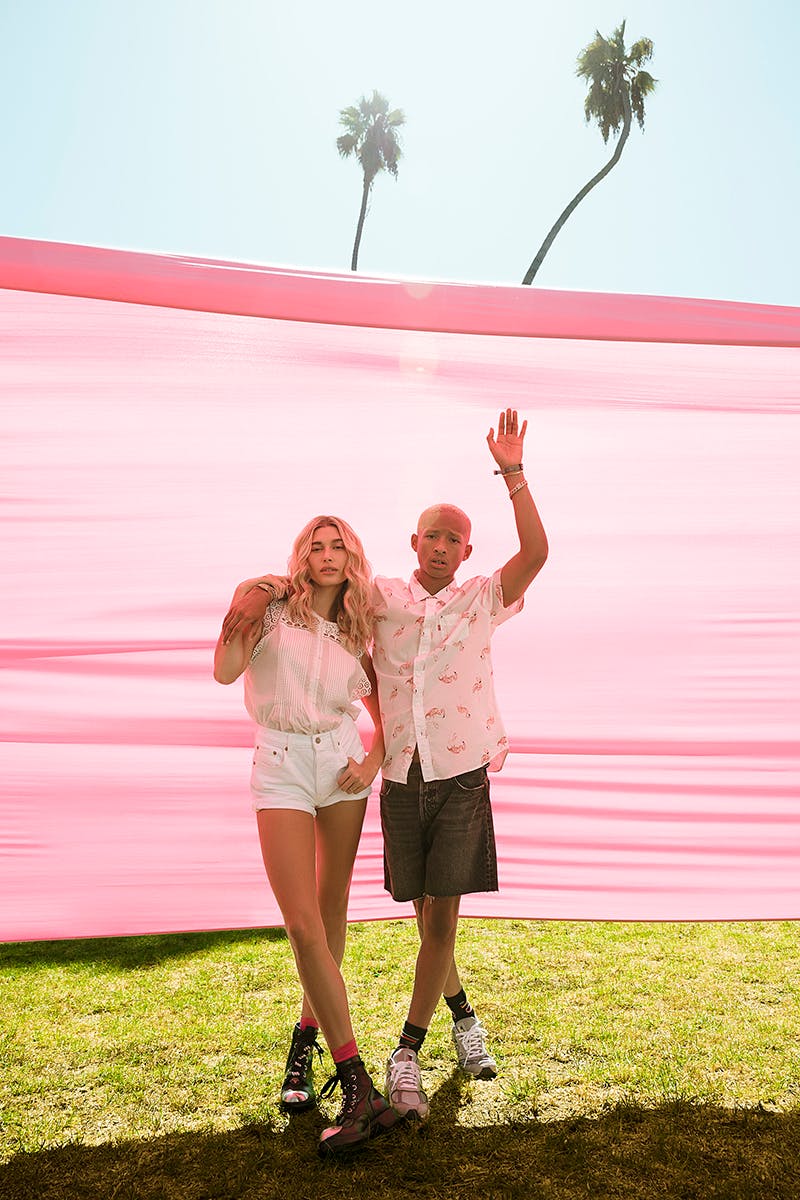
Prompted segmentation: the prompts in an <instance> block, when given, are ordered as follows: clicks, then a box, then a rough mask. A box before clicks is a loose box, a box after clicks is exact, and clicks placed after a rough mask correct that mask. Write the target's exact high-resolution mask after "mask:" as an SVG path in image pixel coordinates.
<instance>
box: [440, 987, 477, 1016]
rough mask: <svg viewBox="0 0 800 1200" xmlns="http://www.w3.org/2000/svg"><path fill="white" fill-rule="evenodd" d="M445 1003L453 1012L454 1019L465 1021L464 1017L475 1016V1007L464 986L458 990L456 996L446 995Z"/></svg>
mask: <svg viewBox="0 0 800 1200" xmlns="http://www.w3.org/2000/svg"><path fill="white" fill-rule="evenodd" d="M444 999H445V1003H446V1004H447V1007H448V1008H449V1009H450V1012H451V1013H452V1014H453V1020H454V1021H463V1020H464V1017H474V1016H475V1009H474V1008H473V1007H472V1005H471V1004H470V1002H469V1000H468V999H467V995H466V992H465V991H464V989H463V988H462V989H461V991H460V992H456V994H455V996H445V998H444Z"/></svg>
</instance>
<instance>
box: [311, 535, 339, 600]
mask: <svg viewBox="0 0 800 1200" xmlns="http://www.w3.org/2000/svg"><path fill="white" fill-rule="evenodd" d="M346 566H347V551H346V550H345V547H344V542H343V541H342V538H341V534H340V533H339V530H338V529H337V528H336V526H335V525H320V526H318V528H317V529H315V530H314V538H313V541H312V543H311V552H310V554H309V556H308V573H309V575H310V576H311V582H312V583H313V584H314V585H315V587H341V585H342V584H343V583H344V582H345V579H346V578H347V576H346V574H345V567H346Z"/></svg>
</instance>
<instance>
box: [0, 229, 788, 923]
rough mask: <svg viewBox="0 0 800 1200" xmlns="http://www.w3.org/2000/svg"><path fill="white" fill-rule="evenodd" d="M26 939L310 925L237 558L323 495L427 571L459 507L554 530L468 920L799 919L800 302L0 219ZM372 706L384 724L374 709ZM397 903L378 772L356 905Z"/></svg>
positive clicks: (15, 861) (369, 545) (323, 508)
mask: <svg viewBox="0 0 800 1200" xmlns="http://www.w3.org/2000/svg"><path fill="white" fill-rule="evenodd" d="M0 287H2V288H3V289H4V290H2V291H0V338H1V339H2V356H1V357H0V396H2V399H1V400H0V406H1V412H2V435H3V470H2V484H0V502H2V512H3V522H2V562H3V589H2V598H1V599H0V611H1V612H2V628H0V665H1V666H2V694H0V713H1V725H2V735H1V736H2V743H0V778H1V780H2V782H1V783H0V939H3V940H18V939H19V940H24V939H36V938H62V937H78V936H99V935H117V934H135V933H145V932H161V931H170V930H195V929H224V928H246V927H256V926H265V925H272V924H280V914H279V913H278V911H277V909H276V906H275V903H274V901H273V899H272V896H271V894H270V892H269V889H268V886H267V884H266V881H265V878H264V872H263V867H262V865H261V861H260V854H259V849H258V843H257V838H256V831H255V821H254V817H253V815H252V813H251V812H250V808H249V795H248V789H247V781H248V776H249V769H250V754H249V751H248V747H249V746H250V745H251V744H252V731H251V728H250V725H249V721H248V719H247V717H246V714H245V713H244V708H243V704H242V695H241V685H240V684H238V683H237V684H234V685H232V686H231V687H230V688H224V687H221V686H220V685H218V684H216V683H215V682H214V681H213V678H212V676H211V657H212V649H213V645H214V642H215V641H216V636H217V633H218V630H219V624H220V622H221V619H222V616H223V614H224V612H225V610H226V608H227V605H228V601H229V599H230V595H231V592H232V590H233V586H234V584H235V583H236V582H237V581H238V580H239V579H242V578H244V577H246V576H248V575H250V574H254V573H256V572H259V571H267V570H281V569H283V567H284V565H285V561H286V556H287V553H288V550H289V546H290V543H291V541H292V538H293V536H294V535H295V533H296V532H297V530H298V529H299V528H300V526H301V525H303V524H304V523H305V521H306V520H307V519H308V518H309V517H310V516H312V515H314V514H315V513H317V512H333V513H336V514H341V515H342V516H343V517H345V518H346V519H348V520H350V521H351V523H352V524H353V525H354V526H355V527H356V529H357V530H358V531H359V533H360V534H361V536H362V538H363V540H364V544H365V546H366V549H367V553H368V555H369V557H370V560H371V562H372V564H373V567H374V569H375V570H376V571H378V572H380V573H382V574H400V575H408V574H410V572H411V571H412V569H413V567H414V557H413V555H412V552H411V550H410V547H409V545H408V539H409V536H410V534H411V532H412V531H413V529H414V527H415V523H416V517H417V515H418V513H419V511H420V510H421V509H422V508H424V507H426V506H427V505H428V504H430V503H431V502H433V501H435V500H437V499H448V500H451V501H452V502H454V503H456V504H458V505H460V506H461V507H462V508H464V509H466V510H467V511H468V512H469V513H470V515H471V517H472V519H473V544H474V547H475V549H474V553H473V557H472V559H471V561H470V563H469V564H465V567H464V568H462V573H463V574H465V576H466V568H467V567H469V568H470V573H477V572H480V573H488V572H490V571H492V570H493V569H494V568H495V567H497V566H499V565H502V563H503V562H504V561H505V560H506V559H507V558H508V557H510V555H511V554H512V553H513V552H514V550H515V548H516V539H515V533H514V525H513V516H512V511H511V506H510V505H509V503H508V500H507V498H506V496H505V488H504V487H503V485H502V483H501V482H500V481H498V480H496V479H495V478H494V477H493V475H492V469H493V466H494V464H493V462H492V460H491V458H490V455H489V453H488V450H487V447H486V445H485V441H484V439H485V436H486V433H487V431H488V429H489V427H490V425H492V424H494V423H495V421H496V417H497V412H498V410H499V409H500V408H504V407H506V406H513V407H515V408H518V409H519V410H520V411H521V412H522V413H523V414H524V415H525V416H527V418H528V422H529V426H528V436H527V443H526V453H525V461H526V472H527V475H528V478H529V479H530V481H531V487H532V490H533V493H534V495H535V497H536V500H537V503H538V504H539V507H540V510H541V512H542V516H543V519H544V522H545V525H546V528H547V531H548V535H549V538H550V544H551V553H550V558H549V560H548V562H547V564H546V566H545V568H544V570H543V571H542V573H541V575H540V577H539V578H538V579H537V580H536V581H535V582H534V584H533V586H532V587H531V589H530V591H529V593H528V597H527V601H526V606H525V610H524V612H523V613H522V615H520V616H519V617H516V618H515V619H514V620H512V621H510V622H509V623H508V624H507V625H505V626H504V627H503V628H502V629H501V630H499V631H498V633H497V636H496V638H495V642H494V658H495V677H496V679H495V682H496V687H497V692H498V696H499V699H500V704H501V707H502V710H503V713H504V716H505V718H506V724H507V727H508V732H509V735H510V737H511V745H512V753H511V754H510V756H509V759H508V761H507V763H506V766H505V768H504V770H503V771H502V772H501V773H500V774H499V775H496V776H493V779H492V789H493V800H494V810H495V822H496V829H497V836H498V850H499V857H500V892H499V893H498V894H496V895H491V896H475V897H468V898H465V900H464V902H463V909H462V911H463V912H464V913H465V914H467V915H473V916H479V915H480V916H497V917H500V916H503V917H552V918H575V919H606V918H608V919H620V920H621V919H626V920H627V919H646V920H673V919H675V920H694V919H703V920H722V919H750V918H795V917H798V916H800V771H799V770H798V766H799V765H800V750H798V729H800V702H799V701H800V686H799V685H798V667H800V653H799V650H800V640H799V639H798V631H799V628H800V617H799V616H798V600H799V599H800V586H799V585H800V537H798V534H799V533H800V470H798V448H799V446H798V443H799V442H800V439H799V438H798V427H799V426H798V414H800V363H799V361H798V350H797V348H798V345H800V310H798V309H790V308H778V307H768V306H760V305H745V304H733V303H725V302H717V301H702V300H683V299H678V298H669V297H642V296H620V295H590V294H576V293H564V292H562V293H559V292H552V291H549V292H543V291H539V290H537V289H533V288H531V289H528V288H517V287H492V286H479V285H469V286H467V285H455V284H443V283H424V282H414V281H403V280H388V279H370V278H361V277H351V276H335V275H331V274H322V273H312V272H308V271H305V272H301V271H286V270H276V269H272V268H267V267H260V266H255V265H248V264H240V263H221V262H219V263H218V262H211V261H207V260H195V259H188V258H181V257H177V256H164V255H145V254H138V253H128V252H123V251H115V250H107V249H98V248H90V247H78V246H63V245H56V244H49V243H40V242H27V241H21V240H18V239H0ZM367 727H368V723H367V725H365V729H366V728H367ZM409 913H410V906H408V905H395V904H394V903H393V901H392V900H391V899H390V898H389V897H388V896H387V895H386V894H385V893H384V892H383V889H382V869H381V844H380V831H379V822H378V814H377V798H376V796H373V798H372V799H371V801H370V804H369V807H368V813H367V822H366V827H365V832H364V836H363V839H362V843H361V848H360V852H359V857H358V860H357V863H356V869H355V874H354V880H353V889H352V896H351V903H350V917H351V919H353V920H364V919H375V918H382V917H393V916H398V915H408V914H409Z"/></svg>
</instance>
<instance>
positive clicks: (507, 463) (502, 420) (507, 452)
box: [486, 408, 528, 470]
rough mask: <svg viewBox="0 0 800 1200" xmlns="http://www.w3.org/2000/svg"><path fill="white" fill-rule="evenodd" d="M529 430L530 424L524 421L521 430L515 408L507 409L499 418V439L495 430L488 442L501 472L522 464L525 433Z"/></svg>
mask: <svg viewBox="0 0 800 1200" xmlns="http://www.w3.org/2000/svg"><path fill="white" fill-rule="evenodd" d="M527 428H528V422H527V421H523V422H522V428H521V429H520V428H519V421H518V418H517V410H516V409H515V408H507V409H506V410H505V412H501V413H500V416H499V417H498V420H497V438H495V436H494V429H493V428H492V429H490V430H489V435H488V437H487V438H486V442H487V444H488V446H489V449H490V451H491V453H492V457H493V459H494V461H495V462H496V463H497V465H498V467H500V469H501V470H504V469H505V468H506V467H516V466H517V465H518V464H519V463H521V462H522V443H523V442H524V440H525V431H526V429H527Z"/></svg>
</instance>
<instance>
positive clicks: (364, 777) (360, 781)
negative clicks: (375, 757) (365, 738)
mask: <svg viewBox="0 0 800 1200" xmlns="http://www.w3.org/2000/svg"><path fill="white" fill-rule="evenodd" d="M379 767H380V763H376V762H374V761H373V762H370V758H369V755H367V757H366V758H365V759H364V761H363V762H360V763H359V762H356V760H355V759H354V758H348V760H347V766H346V767H344V768H343V769H342V770H341V771H340V773H339V776H338V778H337V781H336V782H337V783H338V784H339V787H340V788H341V789H342V791H343V792H352V793H353V795H356V793H358V792H363V791H365V790H366V789H367V788H368V787H372V783H373V780H374V779H375V776H376V775H377V774H378V769H379Z"/></svg>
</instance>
